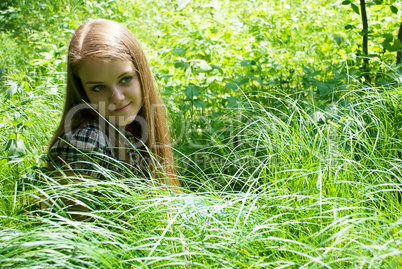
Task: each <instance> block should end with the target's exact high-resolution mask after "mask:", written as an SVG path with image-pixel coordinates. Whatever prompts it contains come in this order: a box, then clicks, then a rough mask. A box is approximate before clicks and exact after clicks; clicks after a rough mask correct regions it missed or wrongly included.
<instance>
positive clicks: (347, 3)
mask: <svg viewBox="0 0 402 269" xmlns="http://www.w3.org/2000/svg"><path fill="white" fill-rule="evenodd" d="M350 3H352V2H351V1H347V0H346V1H343V2H342V4H341V5H349V4H350Z"/></svg>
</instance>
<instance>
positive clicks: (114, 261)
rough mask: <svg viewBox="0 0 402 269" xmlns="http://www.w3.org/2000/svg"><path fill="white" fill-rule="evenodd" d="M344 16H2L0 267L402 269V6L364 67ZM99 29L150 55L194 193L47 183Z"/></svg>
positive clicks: (200, 5) (391, 12)
mask: <svg viewBox="0 0 402 269" xmlns="http://www.w3.org/2000/svg"><path fill="white" fill-rule="evenodd" d="M342 2H344V1H334V2H331V1H325V0H319V1H301V0H295V1H285V0H281V1H279V0H273V1H236V0H219V1H218V0H217V1H188V0H182V1H119V0H103V1H101V0H98V1H78V0H64V1H62V0H56V1H50V0H42V1H36V0H35V1H30V0H15V1H5V2H4V4H0V12H1V13H0V46H1V50H0V91H1V97H0V98H1V102H0V120H1V122H0V142H1V144H2V147H3V150H2V151H1V155H0V197H1V198H0V268H158V267H171V268H402V232H401V227H402V215H401V211H402V207H401V203H402V193H401V191H402V185H401V183H402V161H401V159H402V140H401V139H402V91H401V85H402V81H401V79H402V76H401V72H400V71H397V67H396V66H395V63H394V62H395V52H392V51H391V52H390V51H389V50H388V51H387V50H385V49H384V48H385V47H386V46H385V45H384V44H385V42H388V43H389V44H397V43H395V37H396V34H397V29H398V27H399V23H400V22H399V21H400V13H401V10H402V5H401V4H400V3H398V2H396V1H384V3H382V4H376V5H375V4H372V5H368V15H369V26H370V32H369V42H370V43H369V45H370V46H369V54H370V55H369V57H370V65H369V66H366V67H364V66H363V57H362V56H363V55H362V48H361V33H360V32H361V21H360V16H359V15H357V14H356V13H355V12H354V11H353V8H351V6H350V5H342ZM352 2H353V1H352ZM377 2H378V1H377ZM356 4H358V3H357V2H356ZM391 5H392V7H393V8H391ZM395 8H396V9H397V10H396V14H395ZM398 10H399V11H398ZM398 12H399V13H398ZM398 15H399V17H398ZM98 17H102V18H107V19H113V20H116V21H119V22H122V23H123V24H125V25H127V27H128V28H129V29H130V30H132V31H133V33H134V34H135V35H136V36H137V37H138V39H139V40H140V41H141V43H142V45H143V48H144V50H145V51H146V54H147V56H148V59H149V61H150V62H151V64H152V67H153V72H154V75H155V79H156V83H157V85H158V87H159V89H160V92H161V95H162V96H163V98H164V100H165V103H166V106H167V110H168V112H169V122H170V132H171V135H172V137H173V141H174V143H173V146H174V148H175V159H176V162H177V166H178V171H179V174H180V179H181V182H182V184H183V186H184V192H183V194H180V195H172V194H169V193H167V192H166V191H164V190H163V189H161V188H160V187H156V186H153V185H152V184H144V183H143V182H142V181H141V180H140V179H136V178H135V177H133V178H130V179H128V180H127V181H130V184H131V185H134V186H135V188H132V187H129V186H128V184H126V183H127V181H125V180H118V179H116V178H114V177H112V176H110V175H109V176H108V180H104V181H101V180H95V179H80V180H75V178H72V177H70V178H69V180H70V183H69V184H68V185H60V184H59V183H58V182H56V181H55V180H54V179H53V178H51V177H49V176H47V175H46V173H45V172H44V169H43V157H44V152H45V150H46V146H47V143H48V141H49V139H50V137H51V135H52V133H53V132H54V130H55V128H56V126H57V124H58V122H59V120H60V116H61V110H62V106H63V98H64V91H65V71H66V70H65V69H66V55H65V54H66V49H67V46H68V42H69V39H70V37H71V34H72V33H73V31H74V30H75V29H76V28H77V27H78V26H79V25H80V24H81V23H82V22H84V21H86V20H88V19H90V18H98ZM368 77H370V80H368ZM105 173H106V172H105ZM63 197H64V198H70V199H73V200H77V199H79V200H80V201H81V202H82V203H85V204H86V205H87V206H89V207H90V208H92V209H93V210H92V211H90V212H89V213H87V215H88V217H89V218H88V220H87V221H74V220H72V219H71V218H70V217H69V215H68V214H66V213H65V210H64V209H63V206H62V205H61V203H57V201H59V200H60V199H61V198H63ZM38 201H42V202H44V203H47V204H48V205H49V206H50V207H51V208H52V210H41V209H39V208H38V207H37V206H36V204H37V203H38Z"/></svg>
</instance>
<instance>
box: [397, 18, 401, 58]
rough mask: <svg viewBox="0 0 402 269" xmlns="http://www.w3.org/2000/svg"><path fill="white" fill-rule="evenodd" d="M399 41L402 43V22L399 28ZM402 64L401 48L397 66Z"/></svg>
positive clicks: (398, 53)
mask: <svg viewBox="0 0 402 269" xmlns="http://www.w3.org/2000/svg"><path fill="white" fill-rule="evenodd" d="M398 39H399V40H400V41H401V43H402V22H401V25H400V26H399V33H398ZM401 62H402V48H400V49H399V51H398V52H397V53H396V64H400V63H401Z"/></svg>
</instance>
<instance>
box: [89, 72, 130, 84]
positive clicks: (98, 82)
mask: <svg viewBox="0 0 402 269" xmlns="http://www.w3.org/2000/svg"><path fill="white" fill-rule="evenodd" d="M131 72H134V70H132V71H126V72H124V73H123V74H121V75H120V76H118V77H117V79H120V78H121V77H124V76H125V75H127V74H128V73H131ZM102 83H103V82H102V81H87V82H86V83H85V84H102Z"/></svg>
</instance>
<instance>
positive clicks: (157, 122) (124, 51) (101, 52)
mask: <svg viewBox="0 0 402 269" xmlns="http://www.w3.org/2000/svg"><path fill="white" fill-rule="evenodd" d="M87 59H97V60H102V61H114V60H130V61H132V63H133V65H134V67H135V69H136V70H137V72H138V75H139V79H140V84H141V93H142V98H143V106H142V108H141V109H140V111H139V114H138V116H141V117H142V118H143V119H145V120H146V123H147V127H148V130H145V131H147V135H148V139H147V141H146V143H145V144H146V146H147V147H148V149H149V150H150V151H151V153H152V154H153V155H154V157H155V158H156V160H157V162H158V163H160V164H163V169H164V170H165V172H166V174H167V175H169V177H170V181H171V182H169V184H170V185H172V184H173V185H176V186H179V183H178V181H177V178H176V176H175V169H174V165H173V163H174V162H173V154H172V149H171V147H170V138H169V132H168V127H167V123H166V118H165V113H164V107H163V102H162V100H161V98H160V96H159V94H158V92H157V90H156V87H155V83H154V78H153V75H152V72H151V69H150V66H149V63H148V61H147V59H146V57H145V54H144V52H143V50H142V48H141V46H140V43H139V42H138V41H137V39H136V38H135V37H134V35H133V34H132V33H131V32H130V30H128V29H127V28H126V27H125V26H123V25H121V24H119V23H117V22H114V21H110V20H105V19H96V20H93V21H89V22H86V23H84V24H83V25H81V26H80V27H79V28H78V29H77V30H76V32H75V33H74V35H73V37H72V39H71V42H70V46H69V48H68V61H67V91H66V99H65V105H64V110H63V114H62V118H61V122H60V124H59V126H58V128H57V129H56V131H55V133H54V135H53V137H52V139H51V140H50V143H49V149H50V148H51V147H52V146H53V145H54V144H55V143H56V142H57V140H58V139H59V138H60V137H62V136H63V135H64V134H65V133H66V130H65V128H66V122H67V121H69V122H67V123H68V125H67V126H68V128H70V129H72V130H74V129H76V128H78V127H79V126H80V125H81V124H83V123H85V122H87V121H90V120H92V119H93V118H94V115H93V114H91V113H79V114H78V115H77V116H78V117H73V118H72V119H71V120H70V119H69V118H68V113H69V112H70V111H71V110H72V109H73V108H74V107H76V106H77V105H79V104H83V103H85V102H87V103H89V100H88V97H87V96H86V94H85V91H84V89H83V86H82V84H81V81H80V78H79V77H78V75H77V71H78V69H79V68H80V66H81V64H82V63H83V61H84V60H87ZM142 131H144V130H142ZM149 165H151V164H149ZM151 167H152V169H153V173H154V175H160V173H159V172H158V171H155V170H158V169H157V168H156V167H155V165H154V166H152V165H151Z"/></svg>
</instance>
